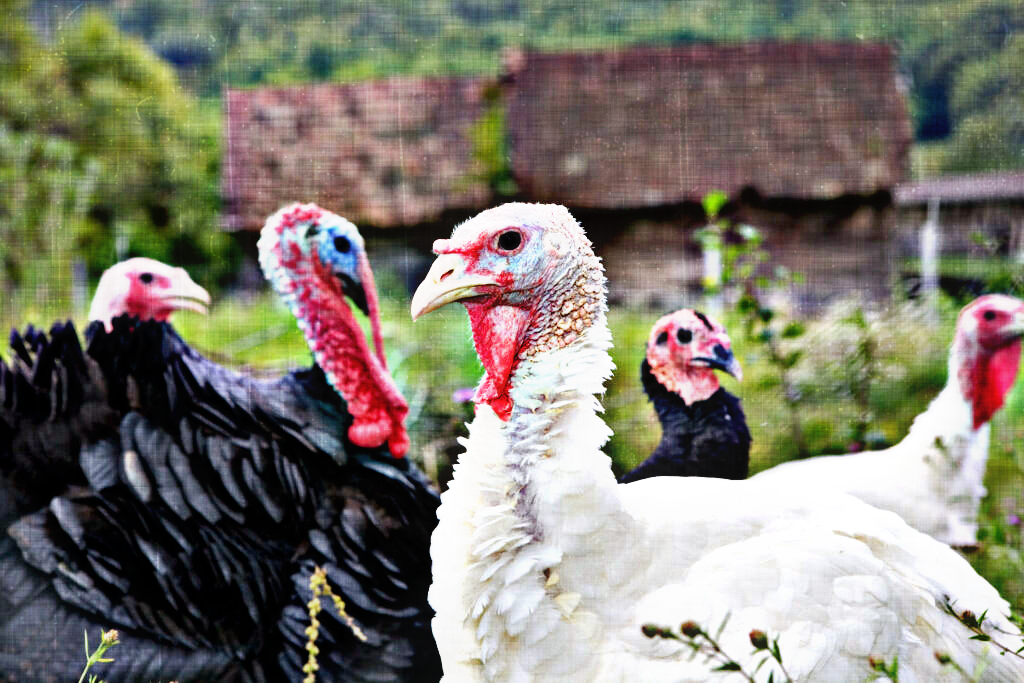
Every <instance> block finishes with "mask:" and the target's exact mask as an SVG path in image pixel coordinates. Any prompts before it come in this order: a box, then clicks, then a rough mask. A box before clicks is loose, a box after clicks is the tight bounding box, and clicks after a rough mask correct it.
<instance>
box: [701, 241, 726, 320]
mask: <svg viewBox="0 0 1024 683" xmlns="http://www.w3.org/2000/svg"><path fill="white" fill-rule="evenodd" d="M702 242H703V244H702V245H701V246H703V249H702V250H701V251H702V253H703V256H704V278H703V285H704V297H705V300H706V303H705V306H706V308H707V309H708V313H710V314H711V315H713V316H715V317H721V315H722V240H721V237H720V235H718V234H715V235H713V236H710V237H709V238H708V239H705V240H702Z"/></svg>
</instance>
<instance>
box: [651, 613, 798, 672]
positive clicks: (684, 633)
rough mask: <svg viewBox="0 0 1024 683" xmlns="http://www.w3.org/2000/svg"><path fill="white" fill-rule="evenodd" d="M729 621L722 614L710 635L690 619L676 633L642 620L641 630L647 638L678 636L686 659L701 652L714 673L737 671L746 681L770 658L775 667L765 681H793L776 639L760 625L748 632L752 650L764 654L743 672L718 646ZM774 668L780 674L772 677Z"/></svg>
mask: <svg viewBox="0 0 1024 683" xmlns="http://www.w3.org/2000/svg"><path fill="white" fill-rule="evenodd" d="M727 623H729V616H728V615H726V617H725V619H723V620H722V623H721V624H720V625H719V627H718V629H717V630H716V631H715V635H713V636H712V635H711V634H710V633H708V632H707V631H705V630H704V629H703V628H702V627H701V626H700V625H698V624H697V623H696V622H693V621H684V622H683V623H682V624H681V625H680V626H679V633H678V634H677V633H676V632H675V631H673V630H672V629H671V628H665V627H663V626H656V625H654V624H644V625H643V627H642V629H641V630H642V632H643V634H644V635H645V636H646V637H648V638H664V639H666V640H678V641H681V642H682V643H684V644H686V646H687V647H689V648H690V660H691V661H692V660H693V658H695V657H697V656H698V655H700V656H703V657H704V659H705V662H706V663H707V664H708V665H709V666H714V668H713V669H712V671H714V672H718V673H737V674H739V675H740V676H743V678H745V679H746V680H747V681H749V683H755V679H754V675H755V674H757V672H758V671H760V670H761V669H762V668H764V666H765V665H766V664H767V663H768V662H772V661H773V662H774V665H773V666H774V667H777V668H776V670H773V671H770V672H769V673H768V683H775V681H776V680H777V681H779V683H793V679H792V678H791V677H790V675H789V673H788V672H787V671H786V668H785V667H784V666H783V665H782V652H781V651H780V650H779V639H778V638H774V639H769V638H768V634H766V633H765V632H764V631H762V630H760V629H754V630H752V631H751V632H750V635H749V638H750V644H751V645H753V647H754V652H753V653H752V654H757V653H759V652H763V653H765V656H764V657H762V658H761V660H760V661H759V662H758V663H757V665H756V666H755V667H754V669H753V671H751V672H747V671H745V670H744V669H743V666H742V665H741V664H740V663H739V661H737V660H736V659H735V658H734V657H732V656H730V655H729V654H727V653H726V652H725V650H723V649H722V646H721V645H720V644H719V641H720V640H721V637H722V632H723V631H724V630H725V626H726V624H727ZM776 672H778V673H779V674H780V675H781V678H778V679H777V678H776V677H775V674H776Z"/></svg>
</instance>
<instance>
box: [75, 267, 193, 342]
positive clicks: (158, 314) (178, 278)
mask: <svg viewBox="0 0 1024 683" xmlns="http://www.w3.org/2000/svg"><path fill="white" fill-rule="evenodd" d="M209 305H210V295H209V294H208V293H207V291H206V290H205V289H203V288H202V287H200V286H199V285H197V284H196V283H195V282H193V281H192V278H190V277H189V276H188V273H186V272H185V269H184V268H173V267H171V266H168V265H167V264H165V263H161V262H160V261H156V260H154V259H151V258H142V257H139V258H131V259H128V260H127V261H121V262H120V263H118V264H116V265H113V266H111V267H110V268H107V269H106V270H105V271H103V275H102V276H101V277H100V282H99V284H98V285H97V286H96V293H95V294H94V295H93V299H92V304H91V305H90V306H89V320H90V321H94V320H98V321H100V322H102V323H103V325H104V327H105V328H106V329H107V331H108V332H109V331H110V330H111V329H112V325H111V321H112V320H113V319H114V318H115V317H117V316H119V315H123V314H128V315H134V316H136V317H137V318H139V319H141V320H150V319H152V320H159V321H167V320H170V317H171V314H172V313H174V312H175V311H179V310H182V309H188V310H192V311H196V312H198V313H206V307H207V306H209Z"/></svg>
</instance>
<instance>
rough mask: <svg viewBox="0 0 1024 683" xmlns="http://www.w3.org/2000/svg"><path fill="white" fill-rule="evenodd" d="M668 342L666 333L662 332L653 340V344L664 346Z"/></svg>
mask: <svg viewBox="0 0 1024 683" xmlns="http://www.w3.org/2000/svg"><path fill="white" fill-rule="evenodd" d="M667 341H668V332H662V333H661V334H659V335H658V338H657V339H655V340H654V343H655V344H664V343H665V342H667Z"/></svg>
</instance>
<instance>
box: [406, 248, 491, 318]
mask: <svg viewBox="0 0 1024 683" xmlns="http://www.w3.org/2000/svg"><path fill="white" fill-rule="evenodd" d="M497 286H498V283H497V282H496V281H495V280H494V279H493V278H490V277H487V276H486V275H474V274H470V273H467V272H466V262H465V260H464V258H463V257H462V255H461V254H441V255H440V256H438V257H437V260H436V261H434V265H432V266H430V271H429V272H428V273H427V276H426V277H425V278H424V279H423V282H421V283H420V286H419V287H418V288H417V289H416V293H415V294H413V296H412V319H413V320H416V319H417V318H419V317H420V316H423V315H426V314H427V313H430V312H431V311H436V310H437V309H439V308H441V307H442V306H445V305H447V304H450V303H452V302H455V301H461V300H462V299H469V298H472V297H475V296H481V295H484V294H488V293H491V292H493V288H494V287H497Z"/></svg>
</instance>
